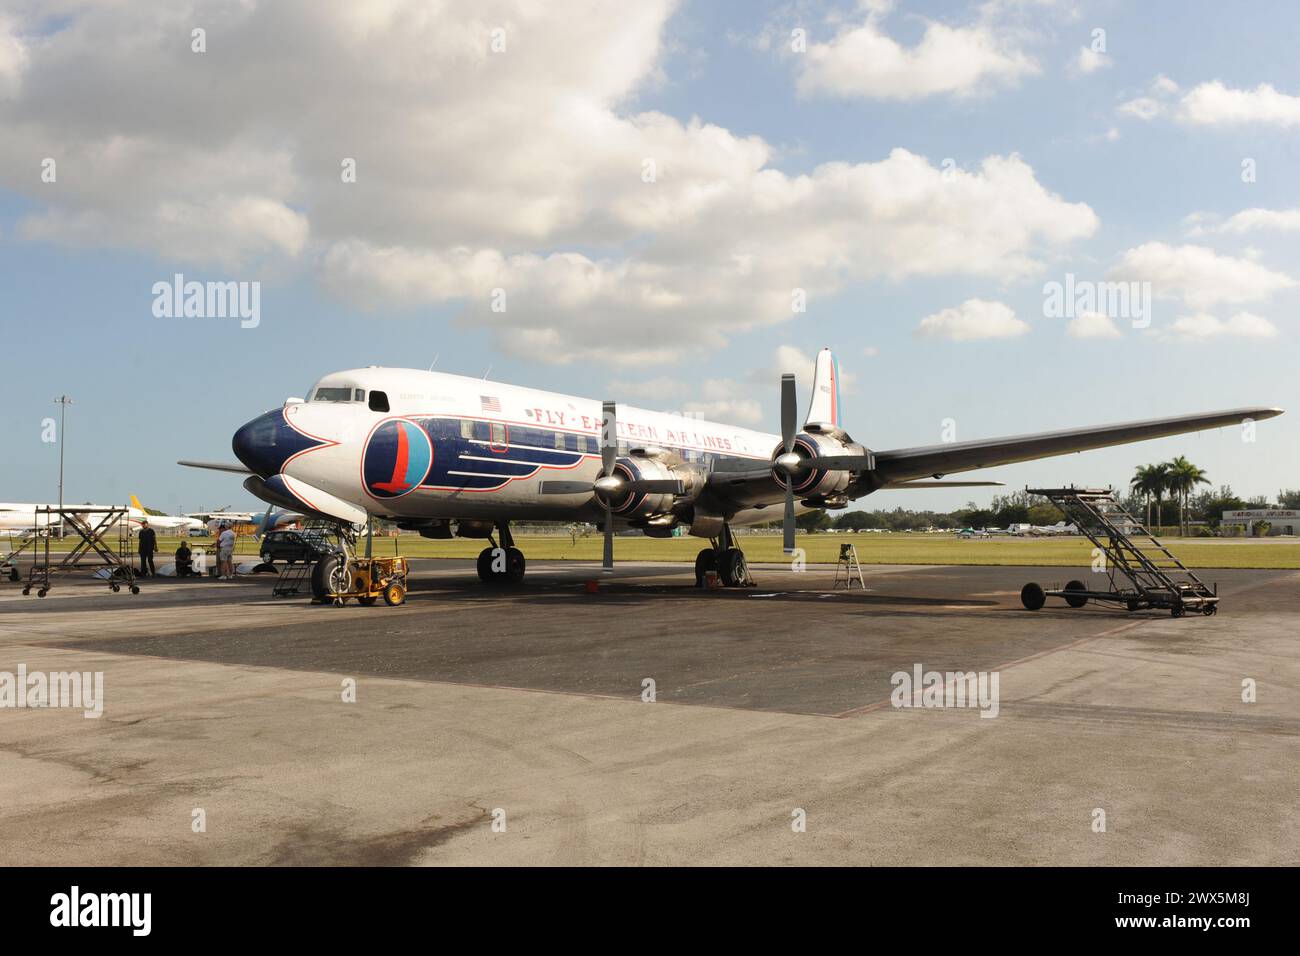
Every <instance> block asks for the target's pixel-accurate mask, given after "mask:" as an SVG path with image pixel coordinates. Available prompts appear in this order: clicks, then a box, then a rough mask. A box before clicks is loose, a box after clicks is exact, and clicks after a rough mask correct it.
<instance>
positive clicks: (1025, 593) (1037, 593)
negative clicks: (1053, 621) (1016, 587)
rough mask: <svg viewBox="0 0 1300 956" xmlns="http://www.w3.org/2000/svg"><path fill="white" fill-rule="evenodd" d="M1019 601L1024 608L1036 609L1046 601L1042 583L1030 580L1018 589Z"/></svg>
mask: <svg viewBox="0 0 1300 956" xmlns="http://www.w3.org/2000/svg"><path fill="white" fill-rule="evenodd" d="M1020 603H1021V604H1023V605H1024V606H1025V609H1026V610H1029V611H1037V610H1038V609H1039V608H1041V607H1042V606H1043V605H1044V604H1046V603H1047V594H1046V593H1045V592H1044V591H1043V587H1042V585H1040V584H1035V583H1034V582H1033V581H1030V582H1029V583H1028V584H1026V585H1025V586H1024V587H1023V588H1021V589H1020Z"/></svg>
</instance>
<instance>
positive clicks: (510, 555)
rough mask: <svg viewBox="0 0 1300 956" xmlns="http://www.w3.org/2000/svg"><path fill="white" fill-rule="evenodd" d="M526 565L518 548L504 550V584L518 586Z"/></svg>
mask: <svg viewBox="0 0 1300 956" xmlns="http://www.w3.org/2000/svg"><path fill="white" fill-rule="evenodd" d="M527 564H528V562H527V561H525V560H524V553H523V552H522V551H520V550H519V549H518V548H506V573H505V582H506V583H507V584H518V583H519V582H520V581H522V580H523V579H524V569H525V567H527ZM403 593H405V592H403ZM398 603H401V602H398Z"/></svg>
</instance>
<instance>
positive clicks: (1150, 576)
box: [1020, 488, 1219, 617]
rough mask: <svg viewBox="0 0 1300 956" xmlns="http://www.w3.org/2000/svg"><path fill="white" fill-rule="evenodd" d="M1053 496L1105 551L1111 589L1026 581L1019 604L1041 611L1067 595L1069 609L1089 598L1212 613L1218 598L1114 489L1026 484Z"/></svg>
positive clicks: (1067, 517)
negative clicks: (1045, 585) (1050, 585)
mask: <svg viewBox="0 0 1300 956" xmlns="http://www.w3.org/2000/svg"><path fill="white" fill-rule="evenodd" d="M1026 491H1028V493H1029V494H1031V495H1041V496H1043V497H1044V498H1047V499H1049V500H1050V501H1051V502H1052V504H1054V505H1056V506H1057V507H1058V508H1060V509H1061V511H1062V512H1063V513H1064V514H1065V520H1066V521H1067V522H1069V523H1071V524H1073V525H1074V526H1075V527H1076V528H1078V529H1079V533H1080V534H1083V535H1086V536H1087V537H1088V539H1089V540H1090V541H1091V542H1092V543H1093V544H1094V545H1095V546H1096V547H1097V548H1098V549H1100V550H1101V551H1102V553H1103V554H1104V555H1105V559H1106V561H1105V565H1106V566H1105V574H1106V578H1107V581H1108V582H1109V584H1110V589H1109V590H1100V589H1093V588H1089V587H1088V586H1086V585H1085V584H1084V583H1083V582H1082V581H1070V582H1069V583H1068V584H1066V586H1065V587H1064V588H1053V589H1046V588H1043V587H1041V586H1040V585H1038V584H1036V583H1030V584H1026V585H1025V587H1024V589H1023V590H1022V591H1021V593H1020V600H1021V603H1023V604H1024V606H1025V607H1026V608H1028V609H1029V610H1031V611H1037V610H1038V609H1039V608H1041V607H1042V606H1043V604H1044V603H1045V601H1046V599H1047V598H1049V597H1059V598H1064V600H1065V602H1066V603H1067V604H1068V605H1069V606H1070V607H1083V606H1084V605H1085V604H1087V603H1088V601H1090V600H1091V601H1099V602H1103V603H1113V604H1121V605H1123V606H1125V607H1127V608H1128V609H1129V610H1130V611H1140V610H1144V609H1146V608H1168V609H1169V613H1170V614H1172V615H1173V616H1174V617H1182V616H1183V615H1184V614H1186V613H1187V612H1188V611H1191V612H1193V613H1198V612H1199V613H1201V614H1214V613H1216V612H1217V611H1218V607H1219V596H1218V593H1217V589H1216V588H1212V587H1210V586H1209V585H1207V584H1206V583H1205V582H1204V581H1202V580H1201V579H1200V578H1198V577H1197V576H1196V574H1195V573H1194V572H1193V571H1191V569H1189V568H1188V567H1187V566H1186V565H1184V564H1183V563H1182V562H1181V561H1179V560H1178V558H1177V557H1175V556H1174V554H1173V552H1172V551H1170V550H1169V549H1168V548H1167V547H1165V546H1164V544H1162V543H1161V542H1160V541H1159V540H1158V539H1157V538H1156V537H1155V535H1153V534H1152V533H1151V532H1150V531H1148V530H1147V529H1146V528H1145V527H1144V526H1143V525H1142V523H1141V522H1140V521H1138V520H1137V519H1136V518H1135V517H1133V516H1132V515H1131V514H1129V513H1128V512H1127V511H1126V510H1125V509H1124V507H1123V506H1122V505H1121V504H1120V503H1119V502H1118V501H1117V500H1116V498H1115V491H1114V489H1112V488H1027V489H1026Z"/></svg>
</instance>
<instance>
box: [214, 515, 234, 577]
mask: <svg viewBox="0 0 1300 956" xmlns="http://www.w3.org/2000/svg"><path fill="white" fill-rule="evenodd" d="M217 576H218V577H223V578H225V579H226V580H227V581H233V580H235V532H233V531H231V530H230V525H227V524H223V525H222V526H221V533H220V534H219V535H217Z"/></svg>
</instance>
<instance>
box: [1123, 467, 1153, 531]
mask: <svg viewBox="0 0 1300 956" xmlns="http://www.w3.org/2000/svg"><path fill="white" fill-rule="evenodd" d="M1154 474H1155V465H1138V467H1137V470H1136V471H1135V472H1133V477H1132V478H1130V479H1129V483H1128V486H1129V487H1130V488H1132V489H1133V492H1134V494H1138V495H1141V496H1142V497H1143V498H1144V499H1146V504H1147V525H1148V526H1149V525H1150V524H1151V496H1152V495H1154V494H1155V482H1154V481H1153V480H1152V479H1153V476H1154Z"/></svg>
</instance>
